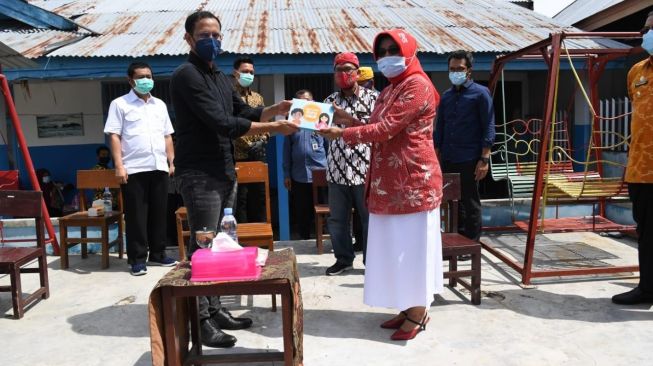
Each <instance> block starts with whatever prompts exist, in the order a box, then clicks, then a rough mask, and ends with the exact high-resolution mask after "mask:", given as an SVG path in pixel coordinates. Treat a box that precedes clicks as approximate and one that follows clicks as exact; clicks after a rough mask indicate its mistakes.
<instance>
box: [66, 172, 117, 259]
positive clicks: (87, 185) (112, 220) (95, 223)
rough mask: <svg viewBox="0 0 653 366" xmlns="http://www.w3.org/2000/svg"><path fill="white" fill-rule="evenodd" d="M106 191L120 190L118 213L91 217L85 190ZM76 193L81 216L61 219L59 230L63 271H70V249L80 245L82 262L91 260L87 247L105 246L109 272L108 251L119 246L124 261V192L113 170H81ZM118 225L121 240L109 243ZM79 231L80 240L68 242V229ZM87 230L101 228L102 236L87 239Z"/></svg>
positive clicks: (73, 215)
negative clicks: (110, 236) (73, 228)
mask: <svg viewBox="0 0 653 366" xmlns="http://www.w3.org/2000/svg"><path fill="white" fill-rule="evenodd" d="M104 187H109V188H117V189H118V211H112V212H111V213H108V214H107V213H105V214H104V215H103V216H88V212H87V211H86V209H87V208H88V207H89V206H90V205H88V204H87V202H86V191H85V190H96V189H103V188H104ZM77 189H78V190H79V207H80V210H81V211H80V212H76V213H73V214H70V215H67V216H64V217H62V218H60V219H59V230H60V233H61V241H60V244H61V268H62V269H66V268H68V249H69V248H70V247H73V246H75V245H77V244H81V246H82V258H84V259H85V258H87V257H88V249H87V244H88V243H101V244H102V269H105V268H109V248H110V247H112V246H114V245H116V244H118V257H119V258H121V259H122V257H123V254H124V249H123V238H122V236H123V233H124V229H125V221H124V217H123V214H122V211H123V200H122V190H120V181H119V180H118V178H117V177H116V173H115V171H114V170H113V169H106V170H78V171H77ZM112 224H118V238H117V239H116V240H114V241H113V242H109V226H110V225H112ZM70 227H79V228H80V233H81V235H80V237H79V238H69V237H68V228H70ZM88 227H100V233H101V236H100V237H99V238H87V237H86V232H87V228H88Z"/></svg>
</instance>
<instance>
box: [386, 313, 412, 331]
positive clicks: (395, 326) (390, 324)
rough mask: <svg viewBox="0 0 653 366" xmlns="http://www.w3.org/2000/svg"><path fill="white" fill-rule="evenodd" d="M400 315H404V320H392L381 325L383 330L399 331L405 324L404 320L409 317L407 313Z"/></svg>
mask: <svg viewBox="0 0 653 366" xmlns="http://www.w3.org/2000/svg"><path fill="white" fill-rule="evenodd" d="M399 314H403V315H404V317H403V318H392V319H390V320H387V321H385V322H383V323H381V328H384V329H399V327H401V325H402V324H404V320H406V318H407V317H408V314H407V313H406V312H405V311H401V312H400V313H399Z"/></svg>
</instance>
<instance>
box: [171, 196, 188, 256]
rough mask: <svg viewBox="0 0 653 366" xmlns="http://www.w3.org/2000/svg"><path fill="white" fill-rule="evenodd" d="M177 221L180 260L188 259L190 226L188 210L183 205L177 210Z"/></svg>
mask: <svg viewBox="0 0 653 366" xmlns="http://www.w3.org/2000/svg"><path fill="white" fill-rule="evenodd" d="M175 219H176V221H177V246H178V248H179V260H186V243H188V241H189V240H190V228H189V227H188V210H186V207H184V206H181V207H179V208H178V209H177V210H176V211H175Z"/></svg>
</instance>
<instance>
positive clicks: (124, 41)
mask: <svg viewBox="0 0 653 366" xmlns="http://www.w3.org/2000/svg"><path fill="white" fill-rule="evenodd" d="M30 2H31V3H32V4H34V5H37V6H41V7H43V8H46V9H48V10H52V11H55V12H59V13H60V14H61V15H68V16H73V15H75V16H78V17H76V18H75V21H76V22H78V23H79V24H81V25H83V26H85V27H87V28H89V29H92V30H94V31H96V32H99V33H101V34H102V35H100V36H88V37H87V38H86V39H84V40H82V41H78V42H76V43H73V44H70V45H68V46H65V47H62V48H60V49H58V50H56V51H55V52H52V53H51V55H52V56H73V57H76V56H77V57H94V56H97V57H104V56H134V57H136V56H146V55H182V54H185V53H187V52H188V46H187V44H186V42H185V41H184V40H183V35H184V29H183V23H184V21H185V19H186V16H187V15H188V14H189V13H190V12H192V11H194V10H196V9H200V8H201V9H204V10H209V11H213V12H215V13H216V14H217V15H218V16H219V17H220V19H221V21H222V31H223V33H224V41H223V49H225V51H228V52H233V53H242V54H261V53H264V54H280V53H284V54H302V53H337V52H342V51H352V52H359V53H364V52H371V43H372V41H373V39H374V36H375V35H376V34H377V33H378V32H380V31H381V30H384V29H390V28H406V29H407V30H408V31H409V32H410V33H411V34H413V35H414V36H415V38H416V39H417V40H418V44H419V50H420V51H421V52H433V53H440V54H442V53H448V52H451V51H453V50H456V49H468V50H470V51H475V52H501V53H503V52H510V51H514V50H517V49H520V48H523V47H526V46H528V45H529V44H532V43H533V42H536V41H539V40H541V39H543V38H545V37H547V36H548V35H549V33H552V32H556V31H562V30H565V31H574V30H575V29H574V28H571V27H565V26H562V25H561V24H560V23H558V22H556V21H554V20H552V19H550V18H547V17H545V16H543V15H540V14H537V13H534V12H532V11H529V10H527V9H524V8H522V7H519V6H517V5H515V4H512V3H510V2H507V1H504V0H405V1H404V0H157V1H155V2H151V1H142V0H47V1H46V0H31V1H30ZM80 14H82V15H80ZM53 35H54V34H53ZM56 36H57V37H59V38H53V40H52V42H57V41H61V37H65V36H63V35H61V34H57V35H56ZM73 37H80V35H79V34H77V35H75V36H73ZM37 38H38V40H30V41H29V43H33V44H38V43H39V41H43V40H44V38H47V37H46V36H44V35H43V34H39V35H38V36H37ZM75 39H76V38H75ZM0 41H2V39H0ZM45 42H46V43H47V40H45ZM568 42H569V43H568V44H569V45H570V46H571V45H575V46H583V47H589V48H598V47H601V46H600V45H599V44H598V43H596V42H594V41H590V40H574V41H568ZM603 42H608V43H607V44H608V45H609V46H611V47H615V48H619V47H624V46H623V45H621V44H619V43H616V42H613V41H603ZM610 42H611V43H610ZM30 54H31V55H34V56H33V57H38V56H40V54H39V52H38V51H37V52H35V51H31V53H30Z"/></svg>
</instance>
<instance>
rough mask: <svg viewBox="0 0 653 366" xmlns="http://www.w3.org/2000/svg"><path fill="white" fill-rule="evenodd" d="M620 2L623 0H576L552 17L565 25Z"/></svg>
mask: <svg viewBox="0 0 653 366" xmlns="http://www.w3.org/2000/svg"><path fill="white" fill-rule="evenodd" d="M622 2H624V0H576V1H574V2H573V3H571V4H569V5H568V6H567V7H566V8H564V9H562V10H561V11H560V12H559V13H558V14H556V15H555V16H554V17H553V19H555V20H557V21H559V22H560V23H562V24H565V25H574V24H576V23H578V22H580V21H581V20H583V19H586V18H589V17H591V16H592V15H594V14H596V13H598V12H601V11H603V10H606V9H607V8H609V7H612V6H614V5H617V4H619V3H622Z"/></svg>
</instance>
